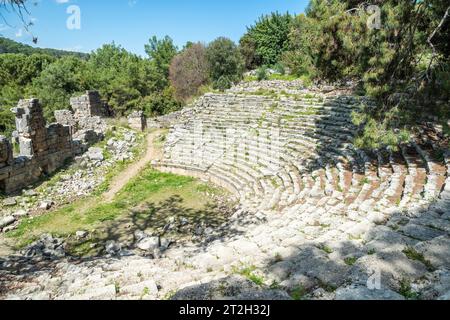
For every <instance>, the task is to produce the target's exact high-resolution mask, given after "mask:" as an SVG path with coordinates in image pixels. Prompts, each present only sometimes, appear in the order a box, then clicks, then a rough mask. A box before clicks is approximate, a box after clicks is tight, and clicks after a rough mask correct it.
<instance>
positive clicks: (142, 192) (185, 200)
mask: <svg viewBox="0 0 450 320" xmlns="http://www.w3.org/2000/svg"><path fill="white" fill-rule="evenodd" d="M207 194H208V195H207ZM222 194H223V191H222V190H219V189H217V188H214V187H212V186H209V185H206V184H204V183H201V182H199V181H197V180H195V179H194V178H191V177H184V176H178V175H173V174H167V173H161V172H158V171H155V170H153V169H152V168H150V167H147V168H146V169H144V170H143V171H142V173H141V174H140V175H139V177H137V178H134V179H133V180H131V181H130V182H129V183H128V184H127V185H126V186H125V187H124V188H123V189H122V190H121V192H120V193H119V194H118V195H117V196H116V198H115V199H114V200H113V201H112V202H111V203H105V202H103V201H102V198H101V197H99V196H92V197H89V198H86V199H81V200H78V201H75V202H74V203H72V204H70V205H67V206H65V207H63V208H61V209H58V210H56V211H53V212H51V213H48V214H44V215H42V216H39V217H34V218H28V219H24V220H23V221H22V222H21V223H20V224H19V226H18V228H17V229H16V230H14V231H13V232H10V233H8V237H9V238H11V239H13V240H15V242H16V244H17V247H18V248H20V247H23V246H25V245H27V244H29V243H31V242H32V241H34V240H35V239H36V238H38V237H39V236H40V235H42V234H44V233H50V234H53V235H55V236H59V237H68V236H70V235H73V234H74V233H75V232H76V231H78V230H88V231H91V232H93V233H94V235H93V237H94V238H96V240H99V239H101V240H103V241H105V240H107V239H108V237H110V236H111V233H112V234H113V235H114V237H120V236H122V234H121V233H120V232H119V231H120V229H121V228H125V225H126V224H130V223H131V224H134V225H133V226H135V227H138V228H139V229H142V228H143V226H147V227H153V226H154V227H155V228H156V227H158V228H162V227H163V226H161V224H164V221H165V218H167V217H168V216H176V215H183V216H185V215H186V216H187V218H188V219H189V220H190V221H191V222H192V223H194V222H196V221H198V220H199V219H208V221H212V222H217V223H219V222H223V221H224V218H223V217H219V216H215V214H216V213H217V212H216V211H215V210H214V209H213V206H212V205H211V201H212V197H211V196H212V195H222ZM103 227H105V228H106V229H108V228H109V229H110V230H109V231H108V232H106V233H105V232H101V231H99V230H102V228H103ZM114 228H116V229H114ZM94 231H96V232H94ZM123 232H124V233H131V234H132V231H131V232H130V231H129V230H125V229H124V230H123ZM92 243H93V242H92V241H91V240H89V241H88V242H84V243H77V244H76V246H75V247H74V248H73V252H72V253H74V254H77V255H83V253H86V252H88V251H90V245H91V244H92Z"/></svg>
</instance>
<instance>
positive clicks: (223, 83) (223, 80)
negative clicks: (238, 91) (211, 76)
mask: <svg viewBox="0 0 450 320" xmlns="http://www.w3.org/2000/svg"><path fill="white" fill-rule="evenodd" d="M232 85H233V83H232V81H231V80H230V78H228V77H227V76H221V77H220V78H219V80H217V81H215V82H214V84H213V87H214V89H217V90H220V91H222V92H223V91H225V90H226V89H229V88H231V86H232Z"/></svg>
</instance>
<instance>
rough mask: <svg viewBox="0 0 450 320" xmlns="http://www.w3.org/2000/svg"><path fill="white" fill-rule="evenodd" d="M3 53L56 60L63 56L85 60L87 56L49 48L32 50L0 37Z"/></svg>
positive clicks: (0, 46)
mask: <svg viewBox="0 0 450 320" xmlns="http://www.w3.org/2000/svg"><path fill="white" fill-rule="evenodd" d="M3 53H23V54H25V55H32V54H47V55H49V56H54V57H57V58H60V57H64V56H75V57H78V58H87V57H88V54H86V53H82V52H74V51H66V50H57V49H49V48H34V47H32V46H29V45H26V44H23V43H19V42H16V41H14V40H11V39H8V38H4V37H0V54H3Z"/></svg>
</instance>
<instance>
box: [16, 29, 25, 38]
mask: <svg viewBox="0 0 450 320" xmlns="http://www.w3.org/2000/svg"><path fill="white" fill-rule="evenodd" d="M22 36H23V30H22V29H19V30H17V32H16V38H21V37H22Z"/></svg>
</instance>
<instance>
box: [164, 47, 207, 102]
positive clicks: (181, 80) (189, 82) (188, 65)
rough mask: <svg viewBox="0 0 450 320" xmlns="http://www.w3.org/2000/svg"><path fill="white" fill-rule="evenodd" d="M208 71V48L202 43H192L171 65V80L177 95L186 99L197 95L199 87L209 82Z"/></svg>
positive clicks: (180, 98) (179, 98) (182, 99)
mask: <svg viewBox="0 0 450 320" xmlns="http://www.w3.org/2000/svg"><path fill="white" fill-rule="evenodd" d="M208 71H209V70H208V61H207V59H206V49H205V47H204V46H203V45H202V44H200V43H196V44H191V45H190V46H189V47H187V48H186V49H185V50H184V51H183V52H182V53H180V54H178V55H177V56H176V57H175V58H174V59H173V60H172V63H171V65H170V82H171V84H172V86H173V88H174V89H175V97H176V98H177V99H178V100H180V101H185V100H186V99H188V98H189V97H191V96H193V95H196V94H197V93H198V90H199V88H200V87H202V86H203V85H205V84H207V83H208V80H209V74H208Z"/></svg>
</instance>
